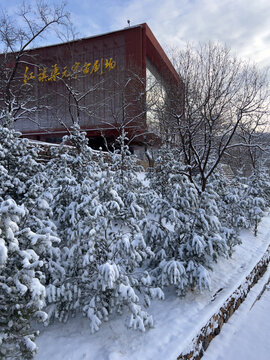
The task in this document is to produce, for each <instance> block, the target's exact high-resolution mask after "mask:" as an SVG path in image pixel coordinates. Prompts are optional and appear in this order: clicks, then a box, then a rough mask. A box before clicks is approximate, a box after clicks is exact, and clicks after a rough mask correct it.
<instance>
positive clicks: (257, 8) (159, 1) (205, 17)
mask: <svg viewBox="0 0 270 360" xmlns="http://www.w3.org/2000/svg"><path fill="white" fill-rule="evenodd" d="M29 1H32V0H28V1H27V0H26V3H27V2H29ZM49 2H51V3H53V2H57V1H56V0H55V1H53V0H49ZM20 3H21V1H19V0H1V2H0V8H1V9H2V10H7V11H8V12H10V13H11V14H12V13H14V12H15V11H16V10H17V9H18V6H19V4H20ZM67 10H68V11H69V12H70V13H71V19H72V21H73V23H74V26H75V29H76V31H77V32H78V33H79V37H87V36H93V35H97V34H100V33H104V32H109V31H113V30H118V29H121V28H124V27H125V26H127V20H128V19H129V20H130V21H131V25H136V24H139V23H143V22H146V23H148V25H149V26H150V28H151V30H152V31H153V33H154V34H155V36H156V38H157V39H158V40H159V42H160V43H161V45H162V46H163V47H165V48H166V47H167V46H168V47H181V46H183V45H184V43H185V42H186V41H189V42H195V43H196V42H199V41H200V42H204V41H208V40H215V41H216V40H218V41H220V42H222V43H226V44H227V45H229V46H230V47H231V48H232V50H233V51H234V52H235V53H236V54H237V55H238V56H240V57H244V58H250V59H251V60H252V61H255V62H257V63H258V64H259V65H260V66H269V65H270V20H269V19H270V1H269V0H256V1H254V0H110V1H109V0H79V1H75V0H67ZM41 45H42V44H41Z"/></svg>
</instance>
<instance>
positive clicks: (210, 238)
mask: <svg viewBox="0 0 270 360" xmlns="http://www.w3.org/2000/svg"><path fill="white" fill-rule="evenodd" d="M164 152H165V154H163V153H164ZM165 159H166V160H165ZM164 160H165V161H164ZM159 162H160V163H159ZM156 169H157V172H155V170H156ZM185 170H186V169H185V167H184V166H183V165H182V164H181V159H180V157H179V153H178V152H177V153H176V155H175V154H174V151H173V150H170V149H162V150H161V152H160V156H159V157H158V158H157V160H156V168H155V169H153V170H151V174H150V187H153V188H154V189H156V191H157V194H158V196H157V197H155V198H153V199H152V204H153V207H152V217H150V218H149V220H148V223H147V225H146V227H145V230H146V232H147V235H146V236H147V239H148V241H149V242H150V244H151V245H152V250H153V251H154V253H155V255H156V258H155V259H156V261H157V260H158V262H156V261H155V262H152V264H153V265H154V267H153V274H155V275H156V279H157V282H158V283H159V284H161V285H162V286H168V285H173V286H174V287H175V288H176V290H177V293H178V294H183V293H185V291H186V290H187V289H188V288H195V287H198V288H199V289H202V288H204V287H209V285H210V276H209V271H208V270H209V269H210V268H211V263H212V262H213V261H215V260H216V259H217V257H218V256H220V255H223V256H227V255H228V246H227V244H226V239H225V238H224V237H223V236H222V234H221V224H220V222H219V219H218V216H219V211H218V208H217V204H216V200H217V198H218V196H217V194H216V193H215V191H214V190H213V188H212V186H211V185H209V186H208V187H207V188H206V190H205V191H204V192H202V193H201V194H200V193H199V192H198V191H197V189H196V187H195V186H194V184H193V183H191V182H190V180H189V178H188V177H187V175H185V174H186V171H185ZM193 181H194V179H193ZM197 188H199V187H197Z"/></svg>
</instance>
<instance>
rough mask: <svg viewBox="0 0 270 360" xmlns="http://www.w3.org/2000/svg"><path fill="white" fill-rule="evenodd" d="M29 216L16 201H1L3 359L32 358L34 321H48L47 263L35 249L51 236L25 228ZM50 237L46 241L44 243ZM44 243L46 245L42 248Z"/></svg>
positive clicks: (0, 323) (0, 341)
mask: <svg viewBox="0 0 270 360" xmlns="http://www.w3.org/2000/svg"><path fill="white" fill-rule="evenodd" d="M27 216H28V213H27V210H26V209H25V207H24V206H23V205H21V206H18V205H17V204H16V203H15V201H14V200H12V199H8V200H5V201H3V200H1V202H0V357H1V358H3V359H18V360H19V359H31V358H32V357H33V355H34V353H35V351H36V345H35V343H34V339H35V337H36V335H37V333H36V332H34V331H33V330H31V327H30V322H31V321H32V320H33V319H34V318H35V317H36V318H38V319H40V320H41V321H45V320H46V317H47V314H46V313H45V312H44V311H43V308H44V306H45V287H44V286H43V285H42V282H43V281H44V275H43V272H42V267H43V260H42V259H41V258H40V257H39V256H38V254H37V253H36V251H35V250H34V249H35V248H39V247H40V246H44V243H45V242H46V241H47V240H48V239H47V236H41V235H37V234H35V233H34V232H32V231H31V230H30V228H25V227H24V220H25V218H26V217H27ZM44 237H46V241H44V240H45V239H44ZM41 244H42V245H41Z"/></svg>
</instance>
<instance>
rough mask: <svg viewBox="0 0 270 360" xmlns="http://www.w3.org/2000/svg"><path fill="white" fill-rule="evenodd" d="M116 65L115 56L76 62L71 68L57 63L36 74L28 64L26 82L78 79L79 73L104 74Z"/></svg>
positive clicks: (25, 73) (41, 69) (43, 68)
mask: <svg viewBox="0 0 270 360" xmlns="http://www.w3.org/2000/svg"><path fill="white" fill-rule="evenodd" d="M115 67H116V61H115V60H113V58H110V59H103V58H101V59H99V60H95V61H94V63H87V62H85V63H84V64H81V63H79V62H75V63H74V64H73V65H72V66H71V67H70V69H68V67H67V66H65V67H64V68H63V69H60V68H59V67H58V65H57V64H54V65H53V66H51V68H47V67H42V68H39V72H38V74H37V75H34V72H33V71H29V67H28V66H26V68H25V72H24V79H23V82H24V84H27V83H28V82H29V81H30V80H34V79H37V80H38V81H39V82H46V81H56V80H59V79H70V78H72V79H77V78H78V74H84V75H87V74H88V75H92V74H95V73H99V74H101V75H102V74H104V72H105V71H111V70H113V69H114V68H115Z"/></svg>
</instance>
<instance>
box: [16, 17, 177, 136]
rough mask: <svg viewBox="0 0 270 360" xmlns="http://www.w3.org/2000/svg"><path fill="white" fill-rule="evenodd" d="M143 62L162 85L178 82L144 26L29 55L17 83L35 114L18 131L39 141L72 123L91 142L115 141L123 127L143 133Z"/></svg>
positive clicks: (21, 123) (144, 114) (144, 68)
mask: <svg viewBox="0 0 270 360" xmlns="http://www.w3.org/2000/svg"><path fill="white" fill-rule="evenodd" d="M147 59H148V60H150V61H151V63H152V64H153V65H154V66H155V68H156V69H157V70H158V72H159V73H160V74H161V76H162V77H163V78H164V79H165V80H166V81H170V82H178V81H179V78H178V75H177V74H176V72H175V70H174V68H173V66H172V64H171V63H170V61H169V59H168V58H167V56H166V54H165V53H164V51H163V50H162V48H161V46H160V45H159V43H158V41H157V40H156V39H155V37H154V35H153V34H152V32H151V30H150V29H149V27H148V26H147V24H141V25H138V26H134V27H129V28H125V29H123V30H120V31H116V32H112V33H108V34H103V35H99V36H95V37H91V38H86V39H81V40H77V41H73V42H69V43H65V44H60V45H53V46H48V47H43V48H37V49H34V50H31V51H28V52H27V53H26V54H25V55H24V57H23V62H22V63H21V64H20V69H19V74H20V75H19V79H18V83H19V84H20V86H21V85H24V86H25V89H27V91H28V93H29V95H30V96H32V97H33V101H34V99H35V101H36V99H37V103H36V106H37V108H38V111H37V112H35V113H34V114H31V113H30V114H28V115H27V116H26V117H24V118H22V120H20V121H18V122H17V123H16V128H17V129H18V130H20V131H21V132H22V133H23V135H25V136H28V137H34V138H39V139H42V140H46V139H48V138H58V137H60V136H62V135H63V134H64V133H66V128H67V127H70V126H71V125H72V122H74V121H79V122H80V125H81V127H82V128H83V129H85V131H87V134H88V136H90V137H94V136H97V135H101V134H103V135H104V134H105V136H111V137H115V136H117V132H118V131H119V129H120V127H121V126H122V125H123V124H124V123H125V126H126V130H127V131H128V132H132V131H133V132H134V131H136V132H142V133H143V132H145V130H146V113H145V112H144V108H145V95H143V92H144V87H145V80H146V60H147ZM138 94H142V95H141V96H140V98H139V97H138ZM138 98H139V100H138Z"/></svg>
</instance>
